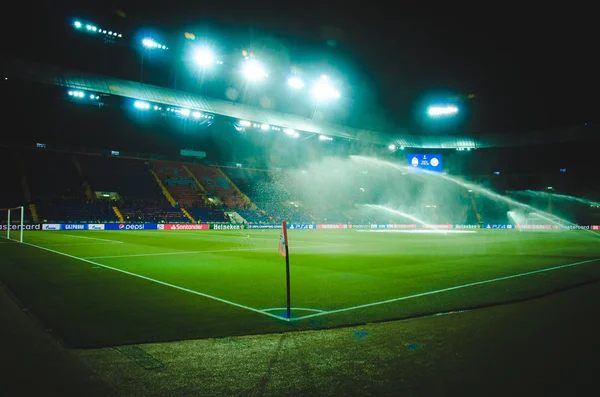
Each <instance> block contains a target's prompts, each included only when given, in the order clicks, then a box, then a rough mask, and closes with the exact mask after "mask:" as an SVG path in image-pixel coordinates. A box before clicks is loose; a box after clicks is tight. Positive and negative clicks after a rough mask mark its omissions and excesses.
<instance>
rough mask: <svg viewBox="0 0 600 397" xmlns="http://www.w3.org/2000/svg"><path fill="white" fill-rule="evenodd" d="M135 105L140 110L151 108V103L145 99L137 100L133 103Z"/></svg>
mask: <svg viewBox="0 0 600 397" xmlns="http://www.w3.org/2000/svg"><path fill="white" fill-rule="evenodd" d="M133 107H135V108H136V109H138V110H148V109H150V104H149V103H148V102H144V101H135V102H134V103H133Z"/></svg>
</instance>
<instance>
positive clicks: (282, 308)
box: [262, 307, 325, 313]
mask: <svg viewBox="0 0 600 397" xmlns="http://www.w3.org/2000/svg"><path fill="white" fill-rule="evenodd" d="M290 309H292V310H304V311H307V312H317V313H324V312H325V310H320V309H309V308H307V307H291V308H290ZM272 310H287V307H270V308H268V309H262V311H263V312H270V311H272Z"/></svg>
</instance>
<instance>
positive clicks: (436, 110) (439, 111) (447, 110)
mask: <svg viewBox="0 0 600 397" xmlns="http://www.w3.org/2000/svg"><path fill="white" fill-rule="evenodd" d="M456 114H458V107H457V106H455V105H432V106H429V107H428V108H427V115H428V116H429V117H449V116H455V115H456Z"/></svg>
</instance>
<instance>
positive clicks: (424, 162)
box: [408, 154, 442, 172]
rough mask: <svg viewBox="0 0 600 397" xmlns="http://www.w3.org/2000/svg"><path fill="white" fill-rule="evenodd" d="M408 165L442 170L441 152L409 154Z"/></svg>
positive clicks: (434, 170) (429, 169)
mask: <svg viewBox="0 0 600 397" xmlns="http://www.w3.org/2000/svg"><path fill="white" fill-rule="evenodd" d="M408 166H409V168H413V169H415V170H426V171H431V172H442V155H441V154H409V155H408Z"/></svg>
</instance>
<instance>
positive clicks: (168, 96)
mask: <svg viewBox="0 0 600 397" xmlns="http://www.w3.org/2000/svg"><path fill="white" fill-rule="evenodd" d="M3 66H4V71H5V75H6V76H10V77H11V78H12V77H16V78H19V79H23V80H28V81H34V82H38V83H44V84H52V85H56V86H61V87H65V88H66V89H68V90H79V91H82V92H85V93H86V94H88V95H89V94H93V95H101V96H103V95H112V96H119V97H125V98H131V99H134V100H138V101H143V102H144V103H147V104H149V105H158V106H164V107H166V106H172V107H176V108H178V109H182V110H183V109H185V110H186V111H188V112H190V111H191V112H194V111H197V112H202V113H204V114H210V115H217V116H223V117H228V118H231V119H234V120H239V121H243V122H245V123H248V124H249V125H258V126H259V127H261V126H269V127H271V126H272V127H275V128H278V129H280V130H286V129H289V130H294V131H299V132H304V133H309V134H320V135H326V136H329V137H336V138H341V139H347V140H360V141H362V142H368V143H373V144H377V145H382V146H385V147H387V146H390V145H394V146H397V147H406V148H427V149H441V148H444V149H459V148H487V147H509V146H525V145H533V144H541V143H545V144H547V143H550V142H566V141H577V140H598V139H600V138H599V137H600V134H598V133H597V132H598V131H597V127H595V128H594V127H590V126H577V127H572V128H566V129H562V130H558V131H531V132H528V133H525V134H502V135H499V134H481V135H480V136H479V137H478V138H474V137H467V136H457V135H414V134H413V135H411V134H406V133H402V130H401V129H400V128H398V129H397V130H398V131H386V132H380V131H374V130H368V129H357V128H352V127H349V126H345V125H341V124H333V123H327V122H322V121H315V120H312V119H307V118H303V117H299V116H296V115H293V114H287V113H282V112H277V111H274V110H269V109H263V108H257V107H252V106H248V105H245V104H241V103H235V102H230V101H225V100H220V99H216V98H210V97H206V96H201V95H198V94H194V93H189V92H183V91H178V90H174V89H170V88H165V87H158V86H154V85H149V84H141V83H139V82H134V81H129V80H122V79H116V78H111V77H105V76H99V75H95V74H90V73H85V72H80V71H72V70H65V69H63V68H59V67H56V66H52V65H47V64H40V63H34V62H27V61H23V60H14V59H4V65H3Z"/></svg>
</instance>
